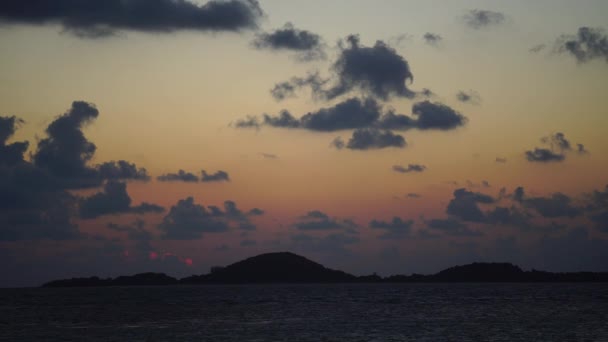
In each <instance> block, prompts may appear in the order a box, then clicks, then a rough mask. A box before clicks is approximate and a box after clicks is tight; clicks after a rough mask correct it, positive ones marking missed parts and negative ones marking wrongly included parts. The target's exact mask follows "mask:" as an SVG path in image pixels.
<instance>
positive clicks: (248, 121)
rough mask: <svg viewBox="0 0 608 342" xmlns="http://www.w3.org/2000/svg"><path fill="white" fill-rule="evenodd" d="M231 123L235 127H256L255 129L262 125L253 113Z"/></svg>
mask: <svg viewBox="0 0 608 342" xmlns="http://www.w3.org/2000/svg"><path fill="white" fill-rule="evenodd" d="M230 125H231V126H234V127H235V128H255V129H259V128H260V126H261V124H260V122H259V120H258V118H257V117H255V116H251V115H248V116H247V117H246V118H244V119H238V120H237V121H236V122H235V123H234V124H232V123H231V124H230Z"/></svg>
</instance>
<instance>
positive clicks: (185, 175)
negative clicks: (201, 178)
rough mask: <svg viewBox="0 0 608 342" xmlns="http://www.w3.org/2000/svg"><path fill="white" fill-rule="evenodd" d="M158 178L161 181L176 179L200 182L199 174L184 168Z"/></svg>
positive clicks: (173, 180)
mask: <svg viewBox="0 0 608 342" xmlns="http://www.w3.org/2000/svg"><path fill="white" fill-rule="evenodd" d="M156 179H157V180H159V181H161V182H175V181H180V182H192V183H196V182H198V176H197V175H195V174H193V173H190V172H186V171H184V170H179V171H177V173H166V174H164V175H160V176H158V177H156Z"/></svg>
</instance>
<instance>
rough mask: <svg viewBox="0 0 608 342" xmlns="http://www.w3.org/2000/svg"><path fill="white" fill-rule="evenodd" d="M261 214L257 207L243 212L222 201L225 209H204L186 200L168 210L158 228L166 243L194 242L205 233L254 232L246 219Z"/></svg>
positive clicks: (234, 205)
mask: <svg viewBox="0 0 608 342" xmlns="http://www.w3.org/2000/svg"><path fill="white" fill-rule="evenodd" d="M263 214H264V211H263V210H261V209H258V208H254V209H252V210H251V211H249V212H247V213H244V212H243V211H241V210H240V209H239V208H238V207H237V205H236V203H235V202H233V201H225V202H224V210H222V209H220V208H218V207H216V206H209V207H204V206H202V205H200V204H196V203H194V199H193V198H192V197H188V198H185V199H182V200H179V201H178V202H177V204H175V205H174V206H172V207H171V210H170V211H169V213H168V214H167V215H166V216H165V217H164V218H163V221H162V223H160V224H159V225H158V229H159V230H160V231H161V232H162V238H163V239H166V240H197V239H200V238H201V237H202V236H203V234H205V233H221V232H227V231H228V230H230V229H231V228H238V229H243V230H255V229H256V226H255V225H254V224H253V223H251V222H250V221H249V217H250V216H258V215H263Z"/></svg>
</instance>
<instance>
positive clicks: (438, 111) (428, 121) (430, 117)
mask: <svg viewBox="0 0 608 342" xmlns="http://www.w3.org/2000/svg"><path fill="white" fill-rule="evenodd" d="M412 113H413V114H414V115H417V116H418V119H417V120H416V127H417V128H418V129H439V130H449V129H454V128H456V127H459V126H463V125H464V124H465V123H466V121H467V120H466V118H465V117H464V116H463V115H462V114H460V113H459V112H457V111H455V110H454V109H452V108H450V107H449V106H447V105H444V104H441V103H438V102H430V101H423V102H418V103H416V104H414V106H413V108H412Z"/></svg>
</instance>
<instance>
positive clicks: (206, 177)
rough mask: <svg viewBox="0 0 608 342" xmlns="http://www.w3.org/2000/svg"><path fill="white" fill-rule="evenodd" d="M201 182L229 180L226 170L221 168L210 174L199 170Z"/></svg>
mask: <svg viewBox="0 0 608 342" xmlns="http://www.w3.org/2000/svg"><path fill="white" fill-rule="evenodd" d="M201 182H230V176H229V175H228V172H226V171H222V170H219V171H217V172H215V173H211V174H209V173H207V172H206V171H205V170H203V171H201Z"/></svg>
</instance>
